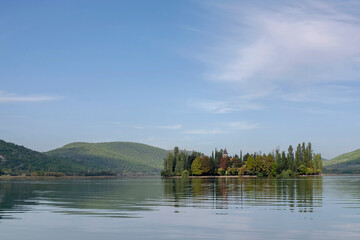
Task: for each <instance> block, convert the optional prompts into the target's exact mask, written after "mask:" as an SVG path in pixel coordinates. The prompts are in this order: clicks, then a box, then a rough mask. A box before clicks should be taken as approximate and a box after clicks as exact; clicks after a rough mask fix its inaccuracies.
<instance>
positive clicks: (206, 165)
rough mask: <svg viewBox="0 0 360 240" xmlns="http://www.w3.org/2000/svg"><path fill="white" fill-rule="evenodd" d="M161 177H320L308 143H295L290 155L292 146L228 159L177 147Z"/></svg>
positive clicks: (317, 155) (216, 153)
mask: <svg viewBox="0 0 360 240" xmlns="http://www.w3.org/2000/svg"><path fill="white" fill-rule="evenodd" d="M163 165H164V168H163V170H162V171H161V176H163V177H174V176H182V177H187V176H257V177H290V176H300V175H320V174H321V173H322V159H321V154H320V153H313V149H312V146H311V142H309V143H307V144H305V142H303V143H302V144H300V143H299V144H298V145H297V148H296V150H295V152H294V148H293V147H292V145H290V146H289V148H288V150H287V152H286V151H280V148H277V149H276V150H274V151H273V152H272V153H268V154H263V153H261V152H255V153H252V154H250V153H246V154H244V155H243V153H242V151H241V150H240V152H239V155H238V154H235V155H234V156H230V155H229V154H228V152H227V150H226V149H220V150H217V149H215V150H214V151H212V154H211V156H210V157H209V156H206V155H204V154H203V153H200V152H196V151H193V152H191V153H189V152H187V151H186V150H183V151H180V150H179V148H178V147H175V148H174V151H173V152H169V153H168V154H167V156H166V157H165V158H164V163H163Z"/></svg>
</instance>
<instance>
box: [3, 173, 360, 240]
mask: <svg viewBox="0 0 360 240" xmlns="http://www.w3.org/2000/svg"><path fill="white" fill-rule="evenodd" d="M46 238H48V239H62V240H63V239H87V240H88V239H275V238H276V239H360V176H324V177H304V178H289V179H276V178H274V179H270V178H269V179H268V178H242V179H238V178H214V179H199V178H196V179H187V180H183V179H161V178H118V179H51V180H49V179H45V180H27V179H26V180H1V181H0V239H4V240H5V239H6V240H10V239H46Z"/></svg>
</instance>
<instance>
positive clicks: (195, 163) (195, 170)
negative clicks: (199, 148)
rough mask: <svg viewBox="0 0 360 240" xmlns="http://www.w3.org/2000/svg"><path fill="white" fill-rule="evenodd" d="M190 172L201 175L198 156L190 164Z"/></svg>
mask: <svg viewBox="0 0 360 240" xmlns="http://www.w3.org/2000/svg"><path fill="white" fill-rule="evenodd" d="M191 172H192V174H193V175H201V174H202V171H201V162H200V157H196V158H195V160H194V161H193V162H192V164H191Z"/></svg>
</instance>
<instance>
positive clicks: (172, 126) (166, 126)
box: [156, 124, 182, 130]
mask: <svg viewBox="0 0 360 240" xmlns="http://www.w3.org/2000/svg"><path fill="white" fill-rule="evenodd" d="M181 127H182V125H181V124H176V125H164V126H157V127H156V128H161V129H168V130H178V129H180V128H181Z"/></svg>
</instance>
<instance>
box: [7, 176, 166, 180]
mask: <svg viewBox="0 0 360 240" xmlns="http://www.w3.org/2000/svg"><path fill="white" fill-rule="evenodd" d="M153 177H159V178H160V176H158V175H142V176H130V175H129V176H61V177H55V176H25V175H24V176H10V175H0V180H15V179H19V180H25V179H26V180H53V179H58V180H61V179H116V178H153Z"/></svg>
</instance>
